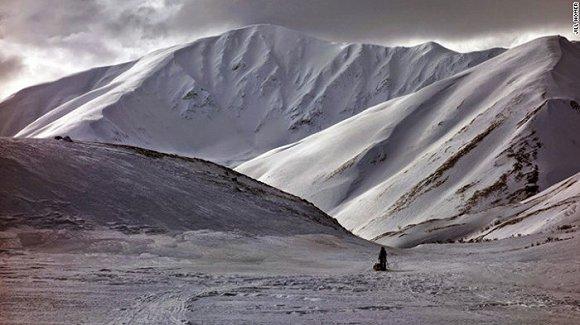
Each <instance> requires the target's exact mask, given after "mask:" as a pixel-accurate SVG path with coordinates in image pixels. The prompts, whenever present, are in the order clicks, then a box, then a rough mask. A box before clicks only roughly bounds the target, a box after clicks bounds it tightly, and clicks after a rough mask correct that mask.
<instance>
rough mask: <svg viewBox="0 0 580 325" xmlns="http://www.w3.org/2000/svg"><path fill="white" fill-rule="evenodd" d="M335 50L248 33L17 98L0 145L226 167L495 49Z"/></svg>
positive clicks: (2, 109)
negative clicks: (38, 143) (122, 151)
mask: <svg viewBox="0 0 580 325" xmlns="http://www.w3.org/2000/svg"><path fill="white" fill-rule="evenodd" d="M503 51H504V50H503V49H491V50H487V51H481V52H473V53H465V54H463V53H456V52H453V51H451V50H448V49H446V48H444V47H442V46H440V45H438V44H436V43H426V44H422V45H419V46H415V47H411V48H406V47H391V48H389V47H382V46H377V45H368V44H338V43H332V42H327V41H323V40H319V39H315V38H312V37H309V36H306V35H303V34H301V33H299V32H296V31H292V30H289V29H286V28H283V27H278V26H272V25H254V26H250V27H246V28H241V29H238V30H233V31H230V32H227V33H224V34H222V35H219V36H216V37H210V38H205V39H200V40H198V41H195V42H192V43H189V44H185V45H181V46H175V47H172V48H168V49H164V50H159V51H156V52H154V53H151V54H149V55H146V56H144V57H143V58H141V59H139V60H136V61H133V62H128V63H125V64H120V65H116V66H110V67H101V68H96V69H92V70H89V71H85V72H81V73H78V74H75V75H72V76H69V77H66V78H63V79H61V80H58V81H55V82H51V83H47V84H42V85H38V86H34V87H31V88H27V89H24V90H22V91H20V92H18V93H16V94H14V95H13V96H11V97H10V98H8V99H7V100H5V101H4V102H2V103H0V136H17V137H39V138H43V137H52V136H55V135H70V136H71V137H72V138H74V139H81V140H95V141H100V142H113V143H123V144H130V145H135V146H139V147H146V148H152V149H155V150H160V151H164V152H173V153H178V154H182V155H187V156H195V157H200V158H205V159H209V160H212V161H214V162H219V163H222V164H227V165H235V164H237V163H239V162H242V161H245V160H248V159H250V158H253V157H255V156H257V155H259V154H261V153H264V152H266V151H267V150H270V149H273V148H276V147H279V146H282V145H285V144H288V143H291V142H294V141H297V140H300V139H302V138H304V137H305V136H308V135H311V134H313V133H316V132H318V131H320V130H323V129H325V128H327V127H329V126H331V125H333V124H335V123H337V122H339V121H342V120H344V119H346V118H349V117H351V116H353V115H355V114H357V113H359V112H361V111H363V110H364V109H366V108H368V107H370V106H372V105H375V104H378V103H381V102H384V101H386V100H388V99H391V98H395V97H398V96H401V95H405V94H409V93H412V92H414V91H416V90H419V89H421V88H423V87H424V86H426V85H429V84H431V83H433V82H435V81H438V80H441V79H445V78H447V77H450V76H452V75H454V74H456V73H457V72H460V71H463V70H465V69H467V68H470V67H473V66H475V65H477V64H479V63H481V62H484V61H486V60H488V59H489V58H491V57H494V56H496V55H497V54H499V53H501V52H503Z"/></svg>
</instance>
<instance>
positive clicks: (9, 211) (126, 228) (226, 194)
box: [0, 138, 351, 236]
mask: <svg viewBox="0 0 580 325" xmlns="http://www.w3.org/2000/svg"><path fill="white" fill-rule="evenodd" d="M0 152H1V153H2V154H1V155H0V179H1V180H2V186H0V229H8V228H13V227H16V228H21V227H32V228H39V229H50V230H58V229H69V230H99V229H105V230H106V229H110V230H116V231H120V232H123V233H126V234H139V233H143V234H164V233H167V234H174V233H179V232H185V231H194V230H211V231H235V232H240V233H242V234H243V233H248V234H252V235H256V234H261V235H284V236H287V235H296V234H313V233H320V234H332V235H340V236H351V235H350V234H348V233H347V232H346V231H345V230H344V229H343V228H342V227H341V226H340V225H338V223H337V222H336V220H334V219H332V218H330V217H328V216H327V215H325V214H324V213H323V212H322V211H320V210H319V209H317V208H316V207H314V206H313V205H312V204H310V203H308V202H306V201H303V200H301V199H299V198H297V197H294V196H291V195H288V194H286V193H283V192H281V191H279V190H277V189H274V188H272V187H270V186H267V185H265V184H262V183H259V182H257V181H255V180H253V179H250V178H249V177H246V176H244V175H241V174H239V173H237V172H234V171H232V170H229V169H227V168H224V167H221V166H218V165H215V164H213V163H210V162H206V161H202V160H198V159H189V158H181V157H173V156H167V155H163V154H160V153H157V152H154V151H147V150H143V149H138V148H132V147H125V146H112V145H102V144H91V143H77V142H75V143H70V142H66V141H58V140H52V139H42V140H41V139H8V138H0Z"/></svg>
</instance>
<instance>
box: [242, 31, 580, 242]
mask: <svg viewBox="0 0 580 325" xmlns="http://www.w3.org/2000/svg"><path fill="white" fill-rule="evenodd" d="M579 58H580V48H579V46H578V44H575V43H570V42H568V41H567V40H566V39H563V38H559V37H548V38H541V39H537V40H535V41H532V42H529V43H527V44H524V45H522V46H519V47H517V48H514V49H510V50H508V51H506V52H505V53H503V54H501V55H499V56H497V57H495V58H493V59H490V60H488V61H486V62H484V63H482V64H480V65H478V66H476V67H474V68H471V69H468V70H466V71H464V72H461V73H459V74H456V75H454V76H452V77H450V78H447V79H445V80H442V81H439V82H436V83H434V84H432V85H430V86H427V87H425V88H423V89H421V90H419V91H417V92H415V93H412V94H409V95H407V96H403V97H400V98H395V99H392V100H390V101H387V102H385V103H383V104H380V105H377V106H375V107H372V108H370V109H367V110H366V111H364V112H362V113H360V114H358V115H356V116H354V117H352V118H350V119H347V120H345V121H343V122H341V123H338V124H336V125H334V126H332V127H330V128H328V129H326V130H324V131H322V132H319V133H317V134H314V135H312V136H310V137H307V138H305V139H303V140H301V141H298V142H296V143H293V144H289V145H287V146H283V147H281V148H278V149H274V150H272V151H270V152H268V153H265V154H263V155H261V156H259V157H257V158H255V159H253V160H251V161H249V162H246V163H244V164H242V165H240V166H239V167H238V168H237V170H239V171H240V172H243V173H245V174H247V175H250V176H252V177H255V178H258V179H260V180H262V181H264V182H266V183H268V184H271V185H273V186H276V187H278V188H281V189H284V190H286V191H288V192H290V193H293V194H296V195H299V196H301V197H304V198H306V199H308V200H310V201H312V202H313V203H314V204H316V205H317V206H318V207H320V208H321V209H323V210H324V211H326V212H327V213H329V214H331V215H333V216H335V217H336V218H337V219H338V220H339V221H340V222H341V224H342V225H344V226H345V227H346V228H347V229H349V230H351V231H353V232H354V233H355V234H358V235H361V236H362V237H364V238H369V239H380V241H382V242H384V243H394V244H397V245H402V246H404V245H407V244H408V243H411V242H412V243H414V244H416V243H417V242H420V240H417V239H416V238H415V239H413V240H412V241H409V242H406V239H405V238H399V237H398V236H399V235H401V234H400V233H399V231H401V230H402V229H405V228H409V227H413V225H415V224H420V223H425V222H427V221H429V220H434V221H436V220H438V219H446V220H447V221H446V223H445V224H446V225H448V226H450V225H454V224H455V223H454V221H453V220H454V219H455V218H457V217H458V216H464V215H475V214H478V213H480V212H481V211H485V210H486V209H490V208H493V207H498V206H509V205H511V204H514V203H516V202H518V201H520V200H523V199H525V198H527V197H529V196H532V195H534V194H536V193H538V192H539V191H541V190H544V189H546V188H547V187H549V186H551V185H553V184H555V183H556V182H559V181H562V180H563V179H565V178H567V177H570V176H572V175H574V174H575V173H577V172H578V171H579V166H580V134H579V133H578V132H577V128H578V126H579V125H580V105H579V104H578V102H579V101H580V93H579V92H578V89H580V77H578V75H577V74H576V73H575V72H574V71H580V59H579ZM481 226H482V227H484V226H485V225H481ZM470 231H475V232H477V229H471V230H470ZM467 235H469V234H468V233H453V232H449V234H448V235H447V236H450V237H449V238H451V239H457V238H459V237H460V236H467ZM401 236H402V235H401ZM428 237H429V236H427V235H424V237H423V238H424V239H425V240H428Z"/></svg>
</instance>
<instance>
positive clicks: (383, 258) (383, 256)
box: [379, 247, 387, 271]
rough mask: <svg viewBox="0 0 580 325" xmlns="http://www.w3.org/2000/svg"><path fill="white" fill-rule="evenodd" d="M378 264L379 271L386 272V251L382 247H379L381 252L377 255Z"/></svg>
mask: <svg viewBox="0 0 580 325" xmlns="http://www.w3.org/2000/svg"><path fill="white" fill-rule="evenodd" d="M379 264H380V268H381V271H386V270H387V251H386V250H385V248H384V247H381V252H380V253H379Z"/></svg>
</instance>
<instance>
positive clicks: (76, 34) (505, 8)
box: [0, 0, 576, 98]
mask: <svg viewBox="0 0 580 325" xmlns="http://www.w3.org/2000/svg"><path fill="white" fill-rule="evenodd" d="M571 7H572V1H565V0H544V1H535V0H527V1H526V0H509V1H508V0H503V1H493V0H489V1H486V0H477V1H475V0H473V1H472V0H463V1H462V0H425V1H412V0H400V1H399V0H396V1H389V0H382V1H379V0H350V1H345V0H148V1H146V0H86V1H85V0H0V98H2V97H5V96H7V95H9V94H10V93H13V92H15V91H17V90H19V89H21V88H23V87H27V86H30V85H33V84H36V83H39V82H44V81H48V80H53V79H55V78H58V77H62V76H64V75H67V74H70V73H72V72H76V71H81V70H85V69H88V68H90V67H94V66H100V65H108V64H112V63H119V62H123V61H127V60H131V59H134V58H137V57H139V56H141V55H143V54H146V53H147V52H150V51H152V50H155V49H158V48H161V47H166V46H170V45H174V44H178V43H183V42H187V41H191V40H194V39H197V38H200V37H204V36H209V35H215V34H219V33H221V32H223V31H225V30H228V29H232V28H236V27H240V26H245V25H250V24H257V23H271V24H277V25H282V26H286V27H289V28H292V29H296V30H300V31H303V32H305V33H308V34H311V35H314V36H318V37H320V38H324V39H329V40H334V41H349V42H370V43H377V44H382V45H415V44H418V43H421V42H425V41H432V40H433V41H437V42H439V43H441V44H443V45H444V46H446V47H449V48H451V49H454V50H458V51H469V50H479V49H484V48H488V47H494V46H502V47H511V46H515V45H518V44H520V43H523V42H525V41H528V40H531V39H533V38H536V37H539V36H543V35H554V34H560V35H563V36H565V37H567V38H568V39H576V38H575V37H574V35H572V28H571V17H572V9H571Z"/></svg>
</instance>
